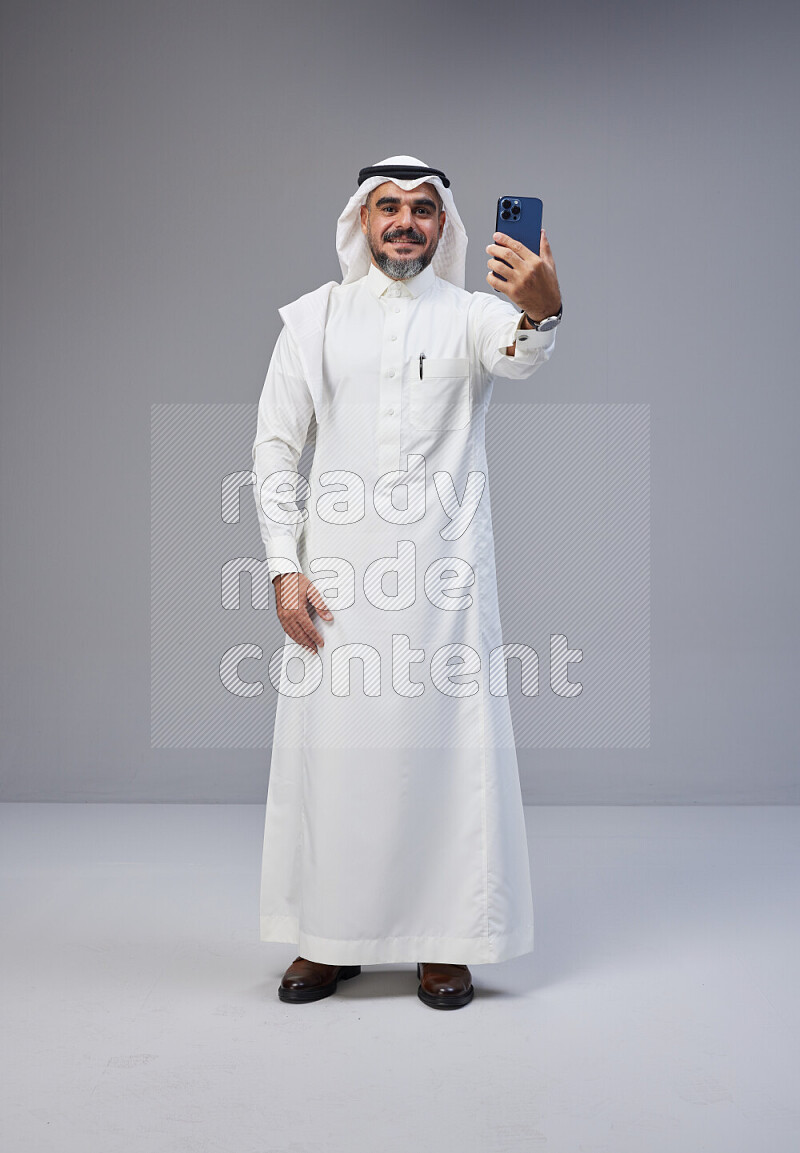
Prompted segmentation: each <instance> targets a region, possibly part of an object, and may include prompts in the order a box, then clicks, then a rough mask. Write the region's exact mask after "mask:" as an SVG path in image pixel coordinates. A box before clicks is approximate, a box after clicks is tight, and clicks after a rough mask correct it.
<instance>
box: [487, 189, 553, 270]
mask: <svg viewBox="0 0 800 1153" xmlns="http://www.w3.org/2000/svg"><path fill="white" fill-rule="evenodd" d="M494 230H495V232H505V234H506V236H510V237H511V238H512V239H513V240H519V241H521V242H522V244H524V245H525V247H526V248H530V250H531V252H535V253H536V255H537V256H538V255H539V240H540V237H541V233H542V202H541V200H540V199H539V197H538V196H501V197H500V198H499V200H498V201H497V219H496V221H495V226H494ZM497 259H498V260H500V257H497ZM500 263H501V264H507V261H505V260H502V261H500ZM494 275H495V277H496V278H497V280H502V281H503V283H505V279H506V278H505V277H504V276H501V275H500V273H499V272H496V273H495V274H494ZM495 291H497V290H495Z"/></svg>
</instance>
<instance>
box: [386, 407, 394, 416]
mask: <svg viewBox="0 0 800 1153" xmlns="http://www.w3.org/2000/svg"><path fill="white" fill-rule="evenodd" d="M386 411H387V412H388V413H389V416H394V409H393V408H389V409H387V410H386Z"/></svg>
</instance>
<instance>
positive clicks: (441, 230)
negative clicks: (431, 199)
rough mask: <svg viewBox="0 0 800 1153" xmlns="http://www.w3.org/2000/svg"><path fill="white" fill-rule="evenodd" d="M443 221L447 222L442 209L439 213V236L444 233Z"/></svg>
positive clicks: (445, 214)
mask: <svg viewBox="0 0 800 1153" xmlns="http://www.w3.org/2000/svg"><path fill="white" fill-rule="evenodd" d="M445 220H447V213H446V212H445V210H444V209H442V211H441V212H440V213H439V235H440V236H441V235H442V232H443V231H444V222H445Z"/></svg>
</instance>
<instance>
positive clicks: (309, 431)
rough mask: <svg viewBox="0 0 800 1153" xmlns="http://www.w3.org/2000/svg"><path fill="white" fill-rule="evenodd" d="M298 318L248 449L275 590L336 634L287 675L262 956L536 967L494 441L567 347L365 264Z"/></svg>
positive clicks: (447, 289)
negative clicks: (497, 379) (493, 419)
mask: <svg viewBox="0 0 800 1153" xmlns="http://www.w3.org/2000/svg"><path fill="white" fill-rule="evenodd" d="M281 316H282V317H283V319H284V327H283V329H282V331H281V333H280V335H279V337H278V340H277V343H276V345H275V350H274V352H273V356H272V360H271V362H270V366H269V370H268V372H267V376H266V380H265V383H264V388H263V391H262V394H261V399H260V402H259V409H258V427H257V432H256V439H255V443H254V446H253V465H254V472H255V479H256V503H257V508H258V519H259V526H260V531H261V535H262V540H263V542H264V545H265V549H266V555H267V564H268V565H269V569H270V578H272V576H273V575H274V574H275V573H276V572H287V571H291V570H292V569H294V568H297V569H301V570H302V571H303V572H304V573H305V574H306V575H307V576H308V577H309V578H310V579H311V580H312V581H313V582H314V584H315V585H316V586H317V588H319V590H320V592H321V593H322V595H323V597H324V599H325V601H326V603H327V605H328V607H329V608H330V610H331V612H332V613H333V621H332V622H326V621H324V620H321V619H320V618H319V617H318V616H314V624H315V626H316V627H317V629H318V631H319V632H320V633H321V634H322V636H323V637H324V640H325V644H324V646H323V647H320V649H319V652H318V654H313V653H310V652H309V651H307V650H305V649H303V648H302V647H301V646H299V645H297V644H296V643H295V642H294V641H292V640H291V639H290V638H289V637H288V636H287V637H286V638H285V642H284V645H283V647H282V650H280V651H279V652H278V653H277V654H275V655H274V658H273V660H272V661H271V662H270V674H271V678H272V681H273V684H274V685H275V686H276V688H278V702H277V711H276V718H275V734H274V742H273V750H272V761H271V767H270V779H269V788H268V793H267V804H266V814H265V829H264V849H263V862H262V878H261V922H260V926H261V938H262V940H267V941H284V942H290V943H294V944H296V945H297V946H298V951H299V953H300V954H301V955H302V956H305V957H309V958H310V959H312V960H314V961H319V962H323V963H327V964H370V963H373V964H375V963H383V962H399V961H409V962H414V961H443V962H448V963H454V964H470V963H472V964H481V963H488V962H494V961H502V960H505V959H507V958H509V957H513V956H517V955H519V954H521V953H525V952H529V951H530V950H531V949H532V948H533V908H532V900H531V886H530V873H529V864H528V853H527V842H526V835H525V825H524V817H523V809H522V797H521V791H520V784H519V775H518V770H517V761H516V752H515V749H514V742H513V733H512V730H511V719H510V712H509V707H508V698H507V696H505V695H503V694H502V692H495V691H492V692H490V677H489V672H490V667H491V669H492V670H495V668H496V666H495V664H494V659H495V657H496V655H497V653H501V655H502V649H501V646H502V637H501V633H500V620H499V612H498V604H497V587H496V576H495V567H494V542H493V538H492V524H491V512H490V502H489V485H488V479H487V476H486V472H487V470H486V455H485V446H484V430H485V423H484V422H485V414H486V410H487V408H488V405H489V402H490V399H491V395H492V387H493V377H494V375H495V374H497V375H501V376H503V377H507V378H515V379H521V378H526V377H528V376H530V375H531V374H532V373H533V372H534V371H535V370H536V369H537V368H538V367H539V366H540V365H541V364H543V363H544V362H545V361H546V360H547V359H549V357H550V355H551V353H552V350H553V347H554V344H555V331H552V332H548V333H537V332H535V331H532V330H524V329H520V328H519V323H520V320H521V317H520V315H519V314H518V313H517V312H516V310H515V309H514V308H513V306H512V305H511V304H510V303H509V302H508V301H507V300H501V299H499V298H497V297H494V296H492V295H490V294H488V293H469V292H466V291H464V290H463V289H461V288H458V287H456V286H455V285H453V284H451V283H450V282H449V281H446V280H443V279H441V278H439V277H437V276H436V275H435V274H434V272H433V270H432V268H431V267H430V266H429V267H428V268H426V269H424V271H423V272H421V273H420V274H419V275H418V276H415V277H413V278H411V279H409V280H407V281H394V280H392V279H390V278H389V277H387V276H385V275H384V274H383V273H382V272H381V271H380V270H379V269H378V268H376V267H375V266H374V265H371V266H370V269H369V272H368V274H367V275H366V276H364V277H362V278H361V279H359V280H356V281H354V282H352V283H350V284H342V285H330V284H329V285H327V286H323V289H320V290H317V292H315V293H309V294H308V296H307V297H303V298H301V299H300V300H299V301H295V302H294V303H293V304H292V305H289V306H286V307H285V308H284V309H281ZM515 342H516V347H515V355H513V356H509V355H508V354H507V353H506V348H507V347H508V346H510V345H513V344H515ZM309 435H311V436H312V437H314V438H315V447H314V459H313V465H312V467H311V469H310V472H309V476H308V478H307V480H308V487H307V489H304V488H303V482H302V481H300V482H298V478H297V472H296V470H297V463H298V460H299V458H300V453H301V450H302V448H303V445H304V444H305V442H306V438H307V436H309ZM292 478H293V479H294V481H295V487H294V488H292V487H291V485H287V484H286V483H285V482H287V481H289V480H291V479H292ZM281 483H283V485H284V487H283V488H282V489H281V487H280V485H281ZM298 485H299V487H298ZM295 498H299V499H297V500H296V499H295ZM459 502H460V503H461V504H462V509H461V511H459ZM303 504H305V516H303V513H302V511H301V510H302V508H303ZM520 513H521V516H523V517H524V504H522V505H521V508H520ZM520 529H521V530H522V531H524V525H523V524H520ZM453 662H455V664H454V663H453ZM501 681H502V677H500V678H498V679H497V680H495V679H493V680H492V688H493V690H494V689H496V686H497V684H499V683H500V682H501Z"/></svg>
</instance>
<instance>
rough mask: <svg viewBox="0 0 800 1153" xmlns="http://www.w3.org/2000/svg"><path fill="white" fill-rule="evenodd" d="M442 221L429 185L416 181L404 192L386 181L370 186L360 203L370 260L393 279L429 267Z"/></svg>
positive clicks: (434, 192) (442, 225)
mask: <svg viewBox="0 0 800 1153" xmlns="http://www.w3.org/2000/svg"><path fill="white" fill-rule="evenodd" d="M444 222H445V213H444V210H442V211H441V212H440V211H439V201H438V199H437V193H436V190H435V189H434V187H433V185H432V184H418V185H417V187H416V188H412V189H411V191H410V192H406V191H405V190H404V189H402V188H398V187H397V185H396V184H393V183H392V181H391V180H387V181H386V183H385V184H379V185H378V187H377V188H373V190H372V192H371V193H370V194H369V197H368V198H367V203H366V205H362V206H361V231H362V232H363V233H364V235H365V236H366V238H367V244H368V245H369V249H370V252H371V253H372V263H373V264H377V266H378V268H380V270H381V271H382V272H385V273H386V275H387V276H390V277H391V278H392V280H408V278H409V277H411V276H416V275H417V274H418V273H420V272H422V270H423V268H427V267H428V265H429V264H430V262H431V261H432V260H433V254H434V253H435V252H436V248H437V246H438V244H439V237H440V236H441V235H442V229H443V228H444Z"/></svg>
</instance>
